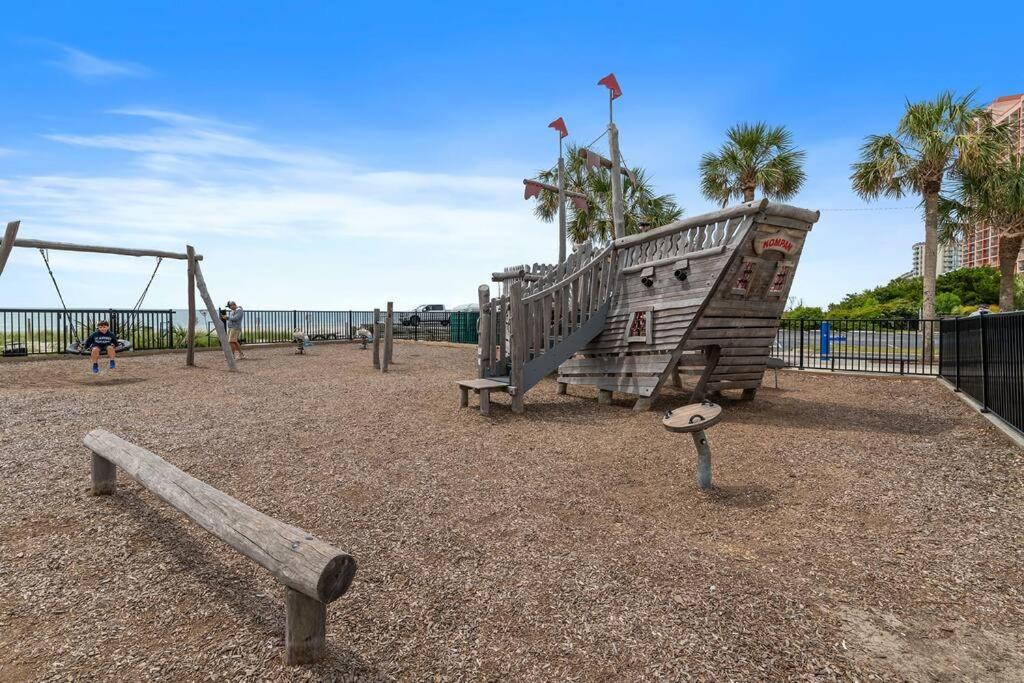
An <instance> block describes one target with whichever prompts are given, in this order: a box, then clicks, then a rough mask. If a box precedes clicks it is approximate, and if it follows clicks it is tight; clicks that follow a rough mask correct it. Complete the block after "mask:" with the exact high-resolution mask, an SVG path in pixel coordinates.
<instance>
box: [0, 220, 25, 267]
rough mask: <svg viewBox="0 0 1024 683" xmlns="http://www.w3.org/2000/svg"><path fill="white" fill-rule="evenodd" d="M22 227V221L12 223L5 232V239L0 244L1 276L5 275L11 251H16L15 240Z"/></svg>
mask: <svg viewBox="0 0 1024 683" xmlns="http://www.w3.org/2000/svg"><path fill="white" fill-rule="evenodd" d="M20 226H21V221H11V222H10V223H8V224H7V228H6V229H5V230H4V239H3V241H2V242H0V274H3V272H4V266H6V265H7V259H8V258H10V256H11V251H12V250H13V249H14V240H15V239H17V237H18V228H19V227H20Z"/></svg>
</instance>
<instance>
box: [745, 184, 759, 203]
mask: <svg viewBox="0 0 1024 683" xmlns="http://www.w3.org/2000/svg"><path fill="white" fill-rule="evenodd" d="M756 190H757V187H756V186H754V187H744V188H743V201H745V202H752V201H754V192H755V191H756Z"/></svg>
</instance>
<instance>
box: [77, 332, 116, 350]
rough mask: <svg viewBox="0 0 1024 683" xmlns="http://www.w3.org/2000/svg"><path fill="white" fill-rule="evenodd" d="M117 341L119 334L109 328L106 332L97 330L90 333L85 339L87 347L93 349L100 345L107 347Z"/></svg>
mask: <svg viewBox="0 0 1024 683" xmlns="http://www.w3.org/2000/svg"><path fill="white" fill-rule="evenodd" d="M116 343H117V335H116V334H114V331H113V330H107V331H106V332H100V331H99V330H96V331H95V332H93V333H92V334H90V335H89V338H88V339H86V340H85V348H87V349H91V348H92V347H94V346H98V347H100V349H106V348H107V347H108V346H110V345H111V344H116Z"/></svg>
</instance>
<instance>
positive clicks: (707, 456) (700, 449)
mask: <svg viewBox="0 0 1024 683" xmlns="http://www.w3.org/2000/svg"><path fill="white" fill-rule="evenodd" d="M693 445H694V446H696V447H697V488H701V489H709V488H711V446H710V445H709V444H708V436H707V434H705V433H704V430H703V429H701V430H698V431H696V432H693Z"/></svg>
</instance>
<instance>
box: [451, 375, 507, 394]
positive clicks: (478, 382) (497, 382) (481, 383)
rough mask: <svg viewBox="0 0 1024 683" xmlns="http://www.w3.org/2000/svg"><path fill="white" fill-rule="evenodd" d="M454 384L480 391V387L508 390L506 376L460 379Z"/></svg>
mask: <svg viewBox="0 0 1024 683" xmlns="http://www.w3.org/2000/svg"><path fill="white" fill-rule="evenodd" d="M456 384H458V385H459V386H460V387H465V388H466V389H472V390H473V391H480V390H481V389H494V390H496V391H508V384H509V382H508V377H486V378H483V379H460V380H459V381H458V382H456Z"/></svg>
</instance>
